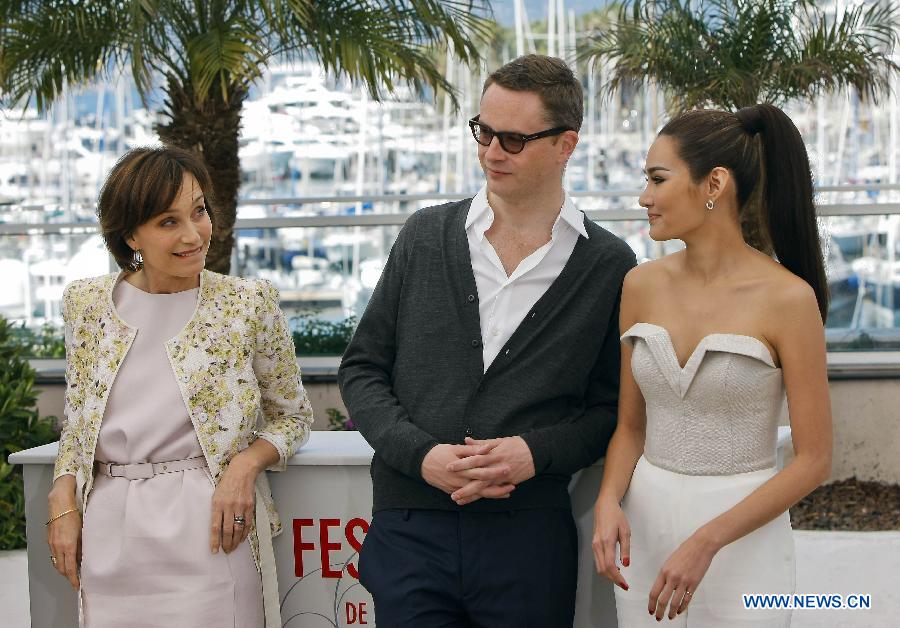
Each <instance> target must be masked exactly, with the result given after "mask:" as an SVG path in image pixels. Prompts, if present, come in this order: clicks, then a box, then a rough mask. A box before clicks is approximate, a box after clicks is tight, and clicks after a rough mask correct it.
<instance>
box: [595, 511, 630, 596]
mask: <svg viewBox="0 0 900 628" xmlns="http://www.w3.org/2000/svg"><path fill="white" fill-rule="evenodd" d="M591 545H592V547H593V550H594V565H595V566H596V568H597V573H599V574H602V575H604V576H606V577H607V578H609V579H610V580H612V581H613V584H616V585H618V586H620V587H622V589H624V590H625V591H627V590H628V583H627V582H625V578H624V577H623V576H622V571H621V570H620V569H619V566H618V565H617V564H616V545H618V546H619V554H620V557H621V559H622V566H623V567H627V566H628V563H629V562H630V553H631V527H630V526H629V525H628V519H627V518H626V517H625V513H624V512H623V511H622V507H621V506H619V503H618V502H616V501H615V500H613V499H608V498H604V497H603V496H602V495H601V496H600V497H598V498H597V503H596V504H594V538H593V541H592V543H591Z"/></svg>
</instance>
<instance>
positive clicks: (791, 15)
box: [580, 0, 900, 111]
mask: <svg viewBox="0 0 900 628" xmlns="http://www.w3.org/2000/svg"><path fill="white" fill-rule="evenodd" d="M898 39H900V22H898V13H897V9H896V8H895V6H894V5H893V4H887V5H885V4H881V3H879V4H875V5H870V6H862V5H860V6H856V7H852V8H850V9H849V10H848V11H847V12H846V13H845V14H844V15H843V16H842V17H841V19H840V20H833V19H830V18H828V17H826V16H825V14H824V13H823V12H822V11H821V9H819V8H818V6H817V5H816V4H815V2H813V1H812V0H799V1H796V2H794V1H788V0H708V1H703V0H700V1H699V2H682V1H679V0H633V1H632V2H628V3H626V4H624V5H623V6H622V7H621V9H620V11H619V14H618V17H617V20H616V21H615V23H614V24H613V26H612V27H611V28H609V29H608V30H607V31H605V32H602V33H598V34H596V35H595V36H594V37H593V38H592V41H591V44H590V45H589V47H588V48H587V49H586V50H584V51H583V52H582V53H581V55H580V56H581V57H582V58H584V59H590V58H593V59H595V60H596V61H601V62H605V63H608V64H610V65H611V66H612V77H611V79H610V80H609V81H608V82H607V83H606V84H605V85H604V86H602V92H603V94H604V95H609V94H610V93H611V92H613V91H615V90H617V89H619V88H620V87H622V86H623V85H625V84H630V83H632V84H645V83H654V84H656V85H659V86H660V87H661V88H662V89H663V90H664V91H665V93H666V95H667V99H668V102H669V106H670V109H672V110H673V111H681V110H684V109H690V108H694V107H699V106H705V105H715V106H718V107H723V108H727V109H735V108H739V107H744V106H747V105H750V104H755V103H757V102H771V103H775V104H780V103H784V102H785V101H787V100H789V99H792V98H803V97H808V96H810V95H812V94H814V93H816V92H818V91H823V90H834V89H837V88H839V87H843V86H848V85H850V86H853V87H854V88H856V89H857V90H859V92H860V93H861V94H863V95H866V96H870V97H873V98H875V97H877V95H878V94H882V93H885V92H886V91H887V90H888V88H889V83H890V77H891V75H892V74H893V73H894V72H897V71H898V69H900V68H898V65H897V64H896V63H895V62H894V61H892V60H891V59H890V54H891V53H892V51H893V50H895V49H896V48H897V45H898Z"/></svg>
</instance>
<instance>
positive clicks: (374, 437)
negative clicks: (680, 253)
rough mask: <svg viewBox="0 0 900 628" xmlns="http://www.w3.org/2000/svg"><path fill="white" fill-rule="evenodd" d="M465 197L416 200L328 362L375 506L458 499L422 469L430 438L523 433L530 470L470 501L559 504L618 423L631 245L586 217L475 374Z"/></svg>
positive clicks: (510, 506) (436, 505)
mask: <svg viewBox="0 0 900 628" xmlns="http://www.w3.org/2000/svg"><path fill="white" fill-rule="evenodd" d="M470 203H471V200H465V201H459V202H455V203H448V204H446V205H442V206H439V207H431V208H427V209H423V210H420V211H418V212H416V213H415V214H414V215H413V216H411V217H410V218H409V220H408V221H407V222H406V225H405V226H404V227H403V229H402V230H401V231H400V235H399V236H398V237H397V240H396V242H395V243H394V246H393V248H392V250H391V253H390V256H389V257H388V261H387V264H386V266H385V268H384V272H383V273H382V275H381V279H380V280H379V282H378V285H377V286H376V287H375V292H374V294H373V295H372V299H371V300H370V301H369V305H368V307H367V308H366V311H365V313H364V314H363V316H362V318H361V319H360V322H359V326H358V328H357V330H356V333H355V334H354V336H353V339H352V340H351V342H350V345H349V346H348V347H347V351H346V352H345V353H344V357H343V359H342V361H341V366H340V369H339V371H338V383H339V385H340V388H341V394H342V396H343V398H344V402H345V403H346V405H347V409H348V411H349V414H350V418H351V419H352V420H353V423H354V424H355V425H356V426H357V427H358V428H359V431H360V432H361V433H362V435H363V437H364V438H365V439H366V440H367V441H368V442H369V444H371V445H372V447H373V448H374V449H375V457H374V459H373V461H372V483H373V486H374V508H373V509H374V510H375V511H378V510H381V509H384V508H433V509H441V510H456V509H458V508H460V507H458V506H457V505H456V504H455V503H454V502H453V501H452V500H451V499H450V497H449V496H448V495H447V494H446V493H444V492H443V491H441V490H439V489H437V488H434V487H432V486H430V485H429V484H427V483H426V482H425V481H424V480H423V479H422V474H421V466H422V460H423V458H424V457H425V455H426V454H427V453H428V451H429V450H430V449H431V448H432V447H433V446H434V445H436V444H438V443H462V442H463V439H464V438H465V436H466V435H467V434H471V435H473V436H474V437H475V438H494V437H499V436H514V435H521V436H522V438H524V439H525V441H526V442H527V443H528V446H529V447H530V449H531V453H532V456H533V458H534V465H535V470H536V473H537V475H536V476H535V477H534V478H532V479H530V480H528V481H526V482H523V483H522V484H520V485H519V486H518V487H516V489H515V490H514V491H513V492H512V495H511V496H510V498H509V499H503V500H494V499H480V500H478V501H476V502H473V503H471V504H469V505H466V506H463V508H465V509H467V510H468V511H508V510H516V509H522V508H544V507H558V508H568V507H569V506H570V504H569V495H568V491H567V486H568V482H569V479H570V476H571V474H572V473H574V472H575V471H577V470H578V469H581V468H583V467H586V466H588V465H590V464H591V463H593V462H594V461H596V460H597V459H599V458H600V457H601V456H602V455H603V454H604V452H605V451H606V446H607V444H608V443H609V439H610V437H611V436H612V433H613V430H614V429H615V424H616V409H617V407H616V406H617V400H618V386H619V325H618V315H619V297H620V295H621V287H622V280H623V278H624V276H625V273H627V272H628V270H629V269H630V268H632V267H633V266H634V265H635V257H634V253H633V252H632V251H631V249H630V248H629V247H628V246H627V245H626V244H625V243H624V242H622V240H620V239H619V238H617V237H615V236H614V235H612V234H611V233H609V232H608V231H606V230H605V229H602V228H601V227H599V226H597V225H596V224H595V223H594V222H592V221H590V220H588V219H587V218H585V227H586V229H587V232H588V234H589V236H590V237H589V238H584V237H581V236H580V237H579V238H578V241H577V243H576V245H575V249H574V250H573V251H572V255H571V257H570V258H569V261H568V262H567V263H566V265H565V267H564V268H563V270H562V272H561V273H560V275H559V277H557V279H556V280H555V281H554V283H553V284H552V285H551V286H550V288H548V290H547V292H546V293H544V295H543V296H542V297H541V298H540V299H538V301H537V302H536V303H535V305H534V307H533V308H531V310H530V312H529V313H528V314H527V315H526V316H525V319H524V320H523V321H522V323H521V324H520V325H519V327H518V328H517V329H516V330H515V332H514V333H513V335H512V336H511V337H510V339H509V341H508V342H507V343H506V345H505V346H504V347H503V348H502V349H501V351H500V353H499V355H498V356H497V358H496V359H495V360H494V361H493V362H492V363H491V365H490V367H489V368H488V370H487V372H486V373H485V372H483V368H484V367H483V363H482V347H481V326H480V322H479V314H478V292H477V288H476V285H475V277H474V275H473V273H472V264H471V259H470V257H469V245H468V241H467V238H466V233H465V219H466V214H467V212H468V210H469V205H470Z"/></svg>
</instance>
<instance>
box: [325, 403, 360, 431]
mask: <svg viewBox="0 0 900 628" xmlns="http://www.w3.org/2000/svg"><path fill="white" fill-rule="evenodd" d="M325 414H327V415H328V429H329V430H331V431H333V432H339V431H341V430H350V431H355V430H356V426H355V425H354V424H353V421H352V420H350V417H348V416H347V415H345V414H344V413H343V412H341V411H340V410H338V409H337V408H326V409H325Z"/></svg>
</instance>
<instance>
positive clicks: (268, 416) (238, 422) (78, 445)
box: [53, 270, 313, 560]
mask: <svg viewBox="0 0 900 628" xmlns="http://www.w3.org/2000/svg"><path fill="white" fill-rule="evenodd" d="M123 276H124V273H119V274H110V275H106V276H102V277H96V278H92V279H83V280H79V281H75V282H73V283H71V284H70V285H69V286H67V288H66V290H65V293H64V295H63V319H64V320H65V329H66V383H67V386H66V398H65V422H64V424H63V430H62V434H61V435H60V442H59V454H58V456H57V459H56V468H55V470H54V474H53V478H54V480H55V479H56V478H57V477H59V476H61V475H65V474H71V475H74V476H75V478H76V486H77V490H76V497H77V499H78V503H79V506H80V507H81V508H82V509H83V507H84V504H86V503H87V498H88V495H89V493H90V491H91V486H92V484H93V466H94V452H95V449H96V446H97V437H98V434H99V432H100V422H101V421H102V420H103V414H104V410H105V408H106V401H107V398H108V396H109V391H110V387H111V386H112V385H113V382H114V381H115V379H116V373H117V372H118V370H119V367H120V365H121V364H122V362H123V360H124V359H125V355H126V354H127V353H128V350H129V348H130V347H131V343H132V342H133V340H134V338H135V336H136V334H137V330H135V329H133V328H131V327H129V326H128V325H127V324H126V323H125V322H124V321H123V320H122V319H121V318H119V316H118V314H117V313H116V309H115V307H114V305H113V300H112V294H113V288H114V287H115V286H116V284H117V283H118V281H120V280H121V278H122V277H123ZM166 353H167V354H168V357H169V362H170V364H171V365H172V370H173V372H174V373H175V378H176V380H177V382H178V387H179V388H180V390H181V396H182V398H183V399H184V403H185V406H186V407H187V409H188V412H189V413H190V416H191V421H192V423H193V425H194V430H195V431H196V432H197V438H198V440H199V441H200V446H201V448H202V449H203V453H204V456H205V457H206V462H207V465H208V466H209V470H210V475H211V476H212V479H213V482H214V483H218V481H219V478H221V476H222V474H223V473H224V471H225V469H226V468H227V467H228V462H229V461H230V460H231V458H232V456H234V455H235V454H236V453H238V452H239V451H241V450H243V449H244V448H246V447H247V446H249V445H250V443H252V442H253V440H254V439H255V438H264V439H266V440H267V441H268V442H270V443H272V445H274V446H275V448H276V449H277V450H278V454H279V461H278V462H277V463H276V464H275V465H273V466H272V467H271V468H270V470H272V471H281V470H283V469H284V468H285V466H286V464H287V459H288V458H290V457H291V455H293V453H294V451H295V449H297V448H298V447H300V446H301V445H303V444H304V443H305V442H306V441H307V440H308V439H309V431H310V426H311V425H312V420H313V417H312V409H311V407H310V404H309V399H308V397H307V395H306V391H305V390H304V389H303V386H302V384H301V382H300V371H299V368H298V366H297V361H296V357H295V354H294V344H293V342H292V339H291V334H290V330H289V329H288V325H287V321H286V320H285V317H284V314H283V313H282V311H281V309H280V308H279V307H278V291H277V290H276V288H275V287H274V286H273V285H272V284H271V283H269V282H267V281H263V280H254V279H242V278H238V277H230V276H226V275H220V274H217V273H213V272H210V271H206V270H204V271H203V272H202V273H201V275H200V291H199V297H198V299H197V307H196V310H195V312H194V314H193V316H192V317H191V319H190V321H188V323H187V325H186V326H185V327H184V329H182V331H181V332H180V333H179V334H178V335H177V336H175V337H174V338H172V339H170V340H168V341H167V342H166ZM257 489H258V490H257V495H258V499H260V498H261V500H262V502H263V504H262V505H264V506H265V510H266V512H267V513H268V519H269V524H270V529H271V532H272V534H273V535H275V534H278V533H279V532H280V531H281V522H280V520H279V518H278V513H277V512H276V511H275V506H274V503H273V501H272V494H271V490H270V489H269V486H268V481H267V479H266V477H265V474H264V473H261V474H260V475H259V479H258V481H257ZM267 536H268V535H267ZM251 537H256V535H255V534H254V535H251ZM251 540H252V541H253V542H252V545H253V550H254V555H255V557H256V558H257V560H259V553H258V539H256V538H252V539H251Z"/></svg>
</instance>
